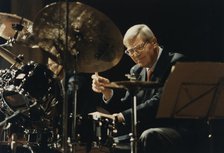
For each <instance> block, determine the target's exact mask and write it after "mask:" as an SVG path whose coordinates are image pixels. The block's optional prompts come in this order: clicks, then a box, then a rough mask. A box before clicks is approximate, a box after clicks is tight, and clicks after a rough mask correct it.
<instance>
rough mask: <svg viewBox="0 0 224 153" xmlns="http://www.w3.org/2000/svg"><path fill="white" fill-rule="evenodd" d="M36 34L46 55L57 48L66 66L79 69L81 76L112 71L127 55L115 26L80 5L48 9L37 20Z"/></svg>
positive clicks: (105, 17)
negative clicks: (53, 47) (46, 52)
mask: <svg viewBox="0 0 224 153" xmlns="http://www.w3.org/2000/svg"><path fill="white" fill-rule="evenodd" d="M67 4H68V5H67ZM67 6H68V8H69V9H67ZM67 10H68V11H67ZM66 12H69V13H68V15H67V13H66ZM67 19H68V20H67ZM67 23H68V24H67ZM67 25H68V26H67ZM66 27H67V28H66ZM66 29H67V30H66ZM33 32H34V35H35V38H36V39H37V43H38V46H40V47H41V48H43V49H44V50H45V51H49V50H50V49H51V48H52V46H55V48H56V49H57V50H58V51H59V52H60V54H61V56H62V59H64V60H63V64H64V65H66V66H68V67H70V68H72V69H73V68H74V67H75V66H77V67H76V68H77V71H78V72H87V73H93V72H101V71H105V70H108V69H110V68H112V67H113V66H115V65H116V64H117V63H118V62H119V61H120V59H121V57H122V55H123V45H122V35H121V33H120V31H119V29H118V28H117V27H116V26H115V24H114V23H113V22H112V21H111V20H110V19H109V18H108V17H107V16H106V15H104V14H103V13H101V12H100V11H98V10H96V9H94V8H92V7H90V6H88V5H85V4H82V3H80V2H70V3H66V2H59V3H52V4H50V5H47V6H46V7H45V8H43V9H42V10H41V11H40V12H39V13H38V15H37V16H36V18H35V20H34V25H33ZM67 32H68V33H67ZM66 34H67V35H66ZM66 36H67V37H66ZM66 38H67V39H66ZM67 53H68V55H67ZM76 55H77V56H76Z"/></svg>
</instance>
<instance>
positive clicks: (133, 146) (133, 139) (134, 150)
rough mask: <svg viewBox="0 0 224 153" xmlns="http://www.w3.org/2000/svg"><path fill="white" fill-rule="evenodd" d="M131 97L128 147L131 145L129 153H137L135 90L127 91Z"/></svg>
mask: <svg viewBox="0 0 224 153" xmlns="http://www.w3.org/2000/svg"><path fill="white" fill-rule="evenodd" d="M128 91H129V92H130V94H131V96H132V98H133V99H132V113H131V115H132V116H131V122H132V124H131V126H132V127H131V130H132V133H130V134H129V136H130V145H131V153H137V109H136V106H137V97H136V95H135V90H130V89H128Z"/></svg>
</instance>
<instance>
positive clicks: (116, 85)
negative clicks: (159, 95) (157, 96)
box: [106, 81, 161, 90]
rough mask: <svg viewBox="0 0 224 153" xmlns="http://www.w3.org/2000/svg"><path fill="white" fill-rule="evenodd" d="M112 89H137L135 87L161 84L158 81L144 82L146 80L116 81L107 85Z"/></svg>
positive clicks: (151, 86) (156, 86)
mask: <svg viewBox="0 0 224 153" xmlns="http://www.w3.org/2000/svg"><path fill="white" fill-rule="evenodd" d="M106 87H107V88H111V89H127V90H129V89H135V88H139V87H141V88H159V87H161V84H160V83H158V82H144V81H116V82H111V83H110V84H108V85H106Z"/></svg>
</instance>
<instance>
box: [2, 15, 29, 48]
mask: <svg viewBox="0 0 224 153" xmlns="http://www.w3.org/2000/svg"><path fill="white" fill-rule="evenodd" d="M32 26H33V22H31V21H30V20H28V19H25V18H23V17H20V16H17V15H15V14H9V13H0V37H1V38H2V39H4V40H5V41H10V40H12V39H14V40H15V41H16V42H22V43H25V42H26V40H27V38H28V37H29V36H30V35H31V33H32ZM27 44H28V43H27Z"/></svg>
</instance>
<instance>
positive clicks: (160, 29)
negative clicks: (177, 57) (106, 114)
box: [0, 0, 224, 97]
mask: <svg viewBox="0 0 224 153" xmlns="http://www.w3.org/2000/svg"><path fill="white" fill-rule="evenodd" d="M53 2H58V1H55V0H41V1H36V0H13V1H12V0H11V1H9V0H1V1H0V12H9V13H10V12H11V13H15V14H17V15H19V16H22V17H25V18H27V19H29V20H31V21H34V19H35V16H36V15H37V14H38V12H39V11H40V10H41V9H42V8H44V7H45V6H46V5H47V4H50V3H53ZM80 2H82V3H84V4H87V5H89V6H92V7H93V8H95V9H98V10H99V11H101V12H102V13H104V14H105V15H106V16H108V17H109V18H110V19H111V20H112V21H113V22H114V23H115V25H116V26H117V27H118V28H119V29H120V31H121V34H122V35H123V34H124V33H125V32H126V30H127V29H128V28H129V27H130V26H132V25H134V24H138V23H145V24H147V25H148V26H149V27H150V28H151V29H152V30H153V32H154V33H155V35H156V37H157V39H158V42H159V44H160V45H162V46H163V47H165V48H167V49H168V50H170V51H173V52H180V53H184V54H186V55H188V56H191V57H192V58H193V59H195V60H196V61H219V62H220V61H221V62H222V61H223V60H224V1H223V0H181V1H180V0H169V1H167V0H81V1H80ZM74 20H75V19H74ZM112 43H113V42H112ZM37 53H39V52H38V51H35V52H34V53H32V56H30V57H31V60H32V57H35V56H36V55H35V54H37ZM33 54H34V55H33ZM2 62H4V60H2V59H1V63H2ZM1 63H0V64H1ZM133 64H134V63H133V62H132V61H131V60H130V58H129V57H128V56H126V55H124V56H123V57H122V59H121V61H120V63H119V64H117V65H116V66H115V67H113V68H110V69H108V70H106V71H104V72H101V73H100V74H101V75H104V76H106V77H108V78H110V79H111V81H122V80H125V79H127V78H126V77H125V74H127V73H129V68H130V67H131V66H132V65H133ZM81 75H83V76H84V78H87V79H88V81H87V82H86V81H83V82H85V83H84V85H82V86H85V87H87V89H88V90H87V91H84V92H82V91H80V92H81V93H83V95H84V97H86V96H85V94H86V93H88V94H89V95H92V94H90V93H92V91H91V87H90V86H91V79H90V75H91V74H81ZM80 83H81V82H80ZM81 84H83V83H81ZM81 89H82V88H81ZM93 94H94V96H95V95H97V94H95V93H93Z"/></svg>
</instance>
